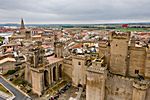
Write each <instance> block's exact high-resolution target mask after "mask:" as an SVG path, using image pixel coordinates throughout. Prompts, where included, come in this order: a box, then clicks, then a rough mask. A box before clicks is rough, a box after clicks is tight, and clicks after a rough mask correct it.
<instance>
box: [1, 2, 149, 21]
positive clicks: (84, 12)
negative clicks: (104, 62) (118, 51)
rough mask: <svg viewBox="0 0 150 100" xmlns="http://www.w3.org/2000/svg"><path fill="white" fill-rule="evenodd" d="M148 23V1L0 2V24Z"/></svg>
mask: <svg viewBox="0 0 150 100" xmlns="http://www.w3.org/2000/svg"><path fill="white" fill-rule="evenodd" d="M20 18H24V20H25V23H46V24H47V23H49V24H55V23H57V24H61V23H62V24H63V23H66V24H67V23H72V24H73V23H97V24H98V23H107V22H135V21H138V22H142V21H149V22H150V0H0V23H12V22H13V23H18V22H19V21H20Z"/></svg>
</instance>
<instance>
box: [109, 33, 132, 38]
mask: <svg viewBox="0 0 150 100" xmlns="http://www.w3.org/2000/svg"><path fill="white" fill-rule="evenodd" d="M110 35H111V38H112V39H129V38H130V32H127V33H123V32H119V33H116V32H111V33H110Z"/></svg>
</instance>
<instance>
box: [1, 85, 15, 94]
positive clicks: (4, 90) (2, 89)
mask: <svg viewBox="0 0 150 100" xmlns="http://www.w3.org/2000/svg"><path fill="white" fill-rule="evenodd" d="M0 91H2V92H4V93H6V94H8V95H12V94H11V93H10V92H9V91H8V90H7V89H6V88H5V87H4V86H3V85H2V84H0Z"/></svg>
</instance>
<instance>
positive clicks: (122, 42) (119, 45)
mask: <svg viewBox="0 0 150 100" xmlns="http://www.w3.org/2000/svg"><path fill="white" fill-rule="evenodd" d="M129 39H130V33H115V32H112V33H111V34H110V54H111V55H110V67H109V68H110V71H111V72H112V73H115V74H120V75H126V71H127V56H128V42H129Z"/></svg>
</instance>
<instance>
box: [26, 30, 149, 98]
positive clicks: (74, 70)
mask: <svg viewBox="0 0 150 100" xmlns="http://www.w3.org/2000/svg"><path fill="white" fill-rule="evenodd" d="M98 42H99V51H98V52H96V53H86V52H84V53H82V54H74V53H70V55H69V56H67V57H65V53H64V52H65V50H66V49H67V48H64V46H65V43H63V42H61V41H58V40H55V41H54V51H55V54H54V56H51V57H47V58H44V50H43V48H42V47H41V44H42V43H41V42H37V43H35V45H34V46H33V47H32V48H28V53H27V54H26V69H25V79H26V80H27V81H28V82H29V83H31V85H32V90H33V92H35V93H37V94H38V95H42V94H43V92H44V91H45V90H46V88H47V87H48V86H52V85H53V84H56V83H57V81H58V80H63V79H66V78H68V77H69V78H68V80H69V79H70V81H71V82H72V84H73V85H74V86H76V87H77V86H78V85H81V86H82V87H84V88H85V90H86V100H149V98H150V95H149V94H150V87H149V86H150V80H149V79H150V50H149V48H148V47H143V46H136V40H135V39H134V37H132V38H131V34H130V33H129V32H127V33H116V32H110V34H109V40H108V41H101V40H100V41H98Z"/></svg>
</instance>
